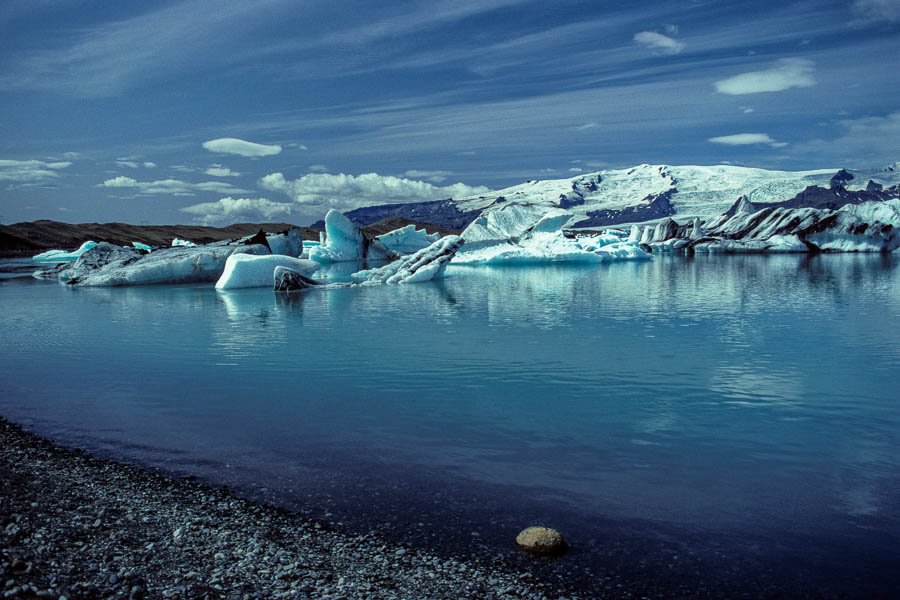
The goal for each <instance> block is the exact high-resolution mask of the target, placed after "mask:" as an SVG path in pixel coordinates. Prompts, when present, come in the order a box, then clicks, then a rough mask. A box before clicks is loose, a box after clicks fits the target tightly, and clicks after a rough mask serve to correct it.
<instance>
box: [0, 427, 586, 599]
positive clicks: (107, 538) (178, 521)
mask: <svg viewBox="0 0 900 600" xmlns="http://www.w3.org/2000/svg"><path fill="white" fill-rule="evenodd" d="M0 482H3V488H2V491H0V574H2V583H0V585H2V586H3V587H2V589H0V594H2V597H3V598H35V597H37V598H67V599H68V600H72V599H76V598H101V597H102V598H109V597H121V598H129V599H131V600H141V599H143V598H200V597H208V598H227V599H243V598H332V599H334V600H337V599H340V598H345V599H349V598H370V599H375V598H385V599H388V598H533V599H536V600H537V599H542V598H551V599H553V598H561V597H568V598H572V599H574V598H577V597H579V596H578V595H577V594H576V595H573V594H572V592H571V591H569V590H563V589H560V587H559V585H558V584H556V583H552V582H548V581H544V580H541V578H540V577H539V576H536V575H534V574H532V573H530V572H528V571H526V570H522V569H518V568H516V567H514V566H511V565H508V564H497V565H492V564H488V563H487V562H486V561H485V560H483V559H480V558H446V557H439V556H437V555H435V554H432V553H430V552H428V551H427V550H424V549H419V548H411V547H404V546H402V545H398V544H396V543H392V542H389V541H387V540H385V539H383V538H381V537H380V536H379V535H377V534H375V533H374V532H372V533H369V534H366V535H352V534H348V533H344V532H341V531H338V530H335V529H333V528H331V527H330V526H328V525H325V524H323V523H319V522H317V521H314V520H310V519H308V518H305V517H302V516H300V515H298V514H297V513H294V512H291V511H289V510H286V509H281V508H278V507H274V506H271V505H267V504H263V503H259V502H255V501H251V500H247V499H244V498H241V497H238V496H236V495H234V494H232V493H231V492H229V491H228V490H227V489H217V488H214V487H211V486H208V485H206V484H203V483H200V482H197V481H194V480H193V479H191V478H185V479H181V480H176V479H172V478H171V477H168V476H166V475H164V474H161V473H159V472H154V471H150V470H145V469H142V468H140V467H135V466H131V465H128V464H123V463H119V462H116V461H111V460H105V459H100V458H96V457H94V456H91V455H90V454H88V453H86V452H84V451H81V450H77V449H69V448H65V447H62V446H59V445H57V444H56V443H54V442H52V441H50V440H48V439H45V438H43V437H41V436H38V435H36V434H34V433H31V432H29V431H27V430H25V429H23V428H22V427H21V426H19V425H17V424H15V423H12V422H10V421H8V420H6V419H5V418H3V417H0ZM511 543H512V542H511Z"/></svg>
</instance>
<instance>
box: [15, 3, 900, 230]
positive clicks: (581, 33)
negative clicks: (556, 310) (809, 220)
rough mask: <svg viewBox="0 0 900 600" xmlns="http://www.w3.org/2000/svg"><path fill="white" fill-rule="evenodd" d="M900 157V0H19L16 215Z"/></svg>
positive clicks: (363, 197) (125, 214)
mask: <svg viewBox="0 0 900 600" xmlns="http://www.w3.org/2000/svg"><path fill="white" fill-rule="evenodd" d="M898 160H900V0H844V1H827V0H823V1H815V2H811V1H800V2H790V1H786V0H777V1H772V0H754V1H753V2H743V1H737V2H723V1H711V2H702V1H697V2H649V1H643V0H629V1H621V2H601V1H594V2H591V1H580V2H564V1H558V2H557V1H554V2H547V1H546V0H539V1H536V2H531V1H521V0H471V1H466V0H454V1H448V2H444V1H441V0H428V1H424V2H419V1H406V0H397V1H394V2H345V1H343V0H327V1H320V0H304V1H303V2H297V1H295V0H240V1H237V2H230V1H228V0H219V1H216V2H207V1H199V0H187V1H185V0H182V1H168V2H166V1H160V2H132V1H125V0H123V1H121V2H116V3H109V2H100V1H95V0H77V1H76V0H3V2H2V3H0V222H2V223H4V224H9V223H15V222H19V221H32V220H37V219H53V220H58V221H66V222H72V223H78V222H95V221H97V222H110V221H124V222H130V223H134V224H176V223H196V224H209V225H225V224H229V223H234V222H247V221H254V222H264V221H272V222H289V223H295V224H298V225H305V224H309V223H311V222H313V221H315V220H317V219H320V218H321V217H322V216H323V215H324V214H325V212H326V211H327V210H328V209H330V208H336V209H338V210H343V211H346V210H350V209H353V208H356V207H359V206H366V205H373V204H382V203H387V202H411V201H424V200H437V199H444V198H448V197H456V198H458V197H463V196H466V195H471V194H480V193H485V192H486V191H488V190H491V189H500V188H503V187H506V186H509V185H514V184H517V183H521V182H523V181H525V180H527V179H535V178H538V179H549V178H564V177H572V176H574V175H577V174H579V173H585V172H591V171H597V170H601V169H609V168H622V167H628V166H632V165H636V164H642V163H651V164H669V165H687V164H699V165H713V164H722V163H724V164H734V165H745V166H753V167H762V168H770V169H783V170H802V169H813V168H840V167H847V168H851V169H852V168H854V167H855V168H866V167H879V166H883V165H887V164H891V163H894V162H896V161H898Z"/></svg>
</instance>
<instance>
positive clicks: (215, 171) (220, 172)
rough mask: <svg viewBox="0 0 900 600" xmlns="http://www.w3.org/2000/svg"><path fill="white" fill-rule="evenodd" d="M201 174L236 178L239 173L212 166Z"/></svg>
mask: <svg viewBox="0 0 900 600" xmlns="http://www.w3.org/2000/svg"><path fill="white" fill-rule="evenodd" d="M203 172H204V173H206V174H207V175H212V176H213V177H237V176H239V175H240V173H237V172H235V171H232V170H231V169H229V168H228V167H223V166H222V165H214V166H212V167H209V168H208V169H206V170H205V171H203Z"/></svg>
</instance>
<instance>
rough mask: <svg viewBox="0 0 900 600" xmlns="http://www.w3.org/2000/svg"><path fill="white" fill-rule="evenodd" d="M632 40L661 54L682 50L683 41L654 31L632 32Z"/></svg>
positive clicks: (676, 52) (675, 52)
mask: <svg viewBox="0 0 900 600" xmlns="http://www.w3.org/2000/svg"><path fill="white" fill-rule="evenodd" d="M673 33H674V32H673ZM634 41H635V42H637V43H638V44H641V45H642V46H645V47H647V48H650V49H651V50H653V51H655V52H660V53H662V54H678V53H680V52H681V51H682V50H684V42H680V41H678V40H676V39H674V38H671V37H669V36H667V35H664V34H662V33H657V32H655V31H641V32H638V33H636V34H634Z"/></svg>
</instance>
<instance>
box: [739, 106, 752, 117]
mask: <svg viewBox="0 0 900 600" xmlns="http://www.w3.org/2000/svg"><path fill="white" fill-rule="evenodd" d="M755 111H756V109H755V108H753V107H752V106H742V107H741V112H742V113H744V114H745V115H749V114H750V113H752V112H755Z"/></svg>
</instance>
